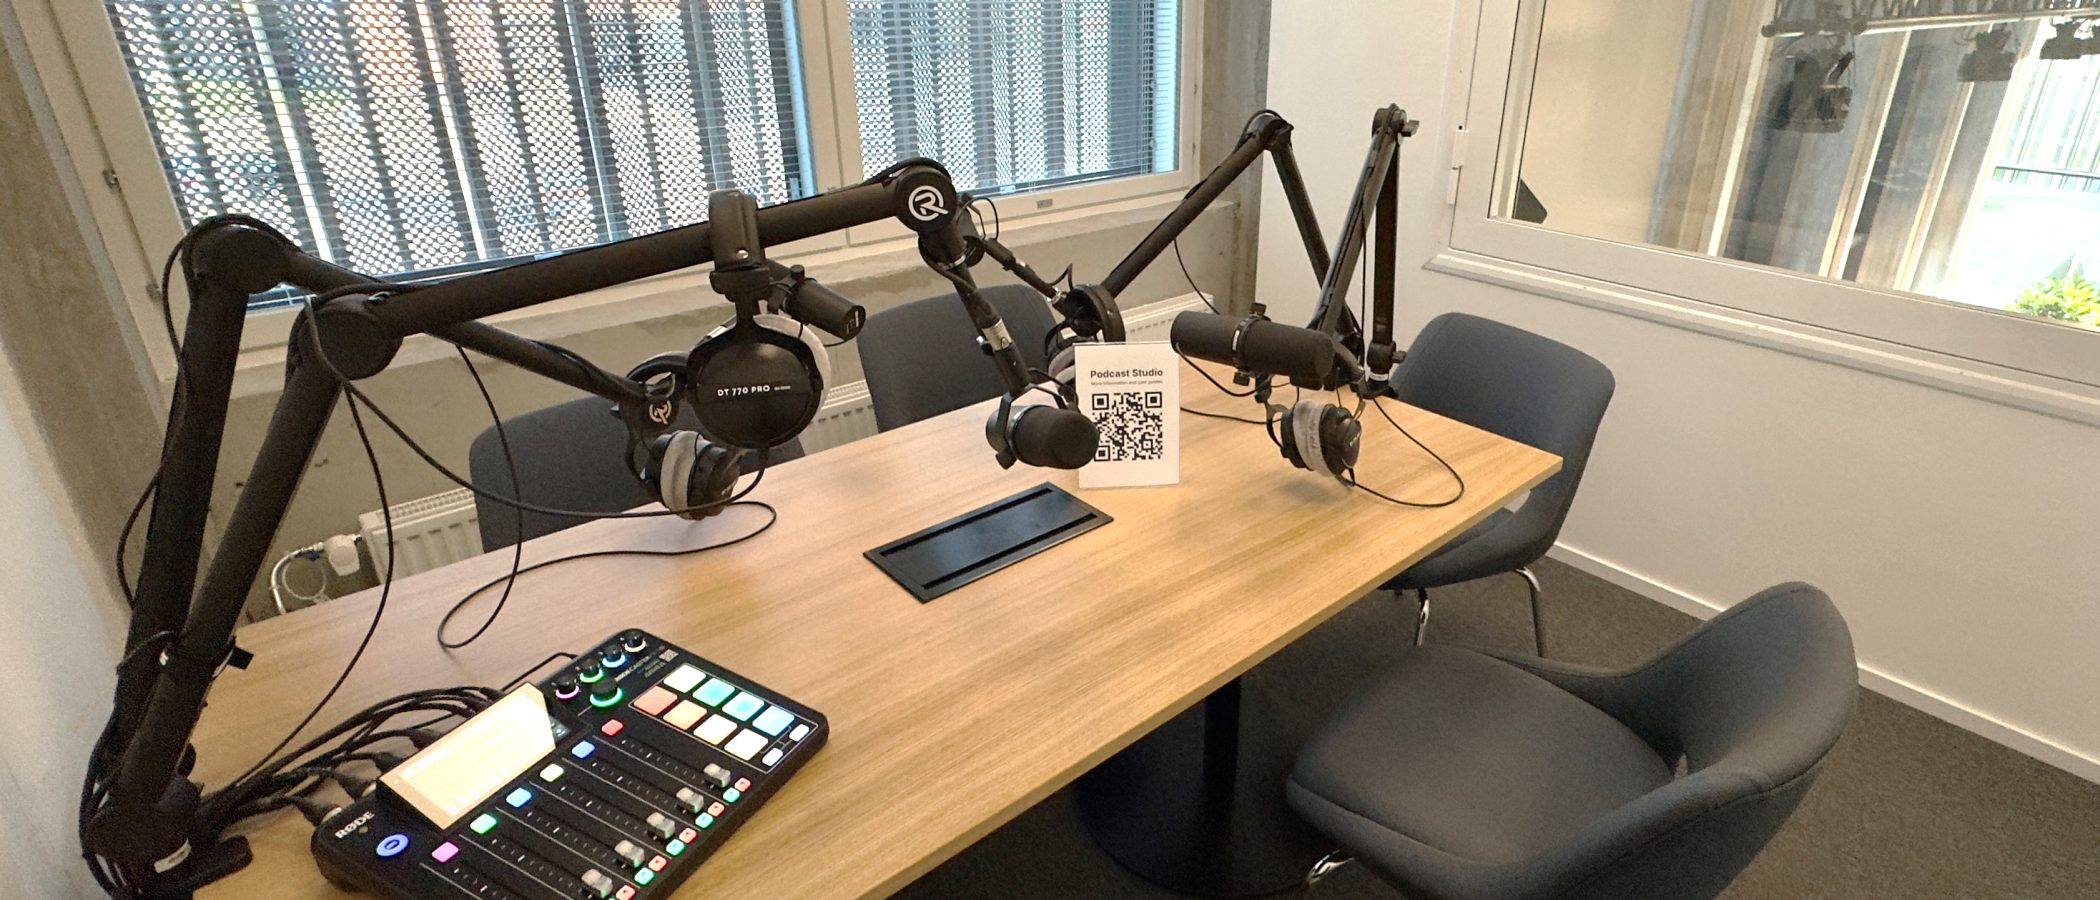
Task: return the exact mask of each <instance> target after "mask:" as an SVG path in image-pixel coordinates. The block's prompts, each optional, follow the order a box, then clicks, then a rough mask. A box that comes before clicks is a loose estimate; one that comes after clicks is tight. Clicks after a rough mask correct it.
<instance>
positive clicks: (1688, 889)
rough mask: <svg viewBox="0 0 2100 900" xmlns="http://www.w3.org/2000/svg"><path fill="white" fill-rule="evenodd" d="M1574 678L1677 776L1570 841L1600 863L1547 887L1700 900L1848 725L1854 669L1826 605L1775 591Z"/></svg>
mask: <svg viewBox="0 0 2100 900" xmlns="http://www.w3.org/2000/svg"><path fill="white" fill-rule="evenodd" d="M1546 677H1547V678H1548V679H1549V680H1556V681H1559V680H1560V679H1557V678H1555V677H1554V676H1553V675H1551V674H1547V675H1546ZM1580 681H1581V682H1583V684H1582V686H1579V687H1578V686H1574V685H1571V684H1563V685H1562V686H1563V687H1569V688H1570V689H1571V690H1573V691H1574V692H1575V693H1576V694H1578V695H1579V696H1582V697H1583V698H1584V699H1586V700H1588V701H1590V702H1591V703H1592V704H1595V705H1596V706H1598V707H1599V708H1600V709H1603V710H1604V711H1605V712H1607V713H1610V714H1611V715H1612V716H1613V717H1614V718H1617V719H1618V720H1619V721H1621V722H1622V723H1624V724H1626V725H1627V726H1628V727H1629V728H1631V729H1633V731H1634V732H1635V733H1637V734H1639V735H1640V736H1641V737H1642V738H1643V739H1644V740H1646V741H1647V742H1648V743H1649V744H1650V745H1651V746H1653V747H1654V748H1655V749H1656V751H1657V752H1658V753H1660V754H1662V756H1663V758H1664V759H1666V760H1674V759H1677V758H1679V757H1680V756H1681V757H1682V758H1683V760H1684V763H1685V768H1686V774H1685V775H1683V776H1681V777H1679V778H1678V779H1677V780H1675V781H1673V782H1671V783H1669V784H1666V785H1664V786H1662V787H1661V788H1659V789H1657V790H1656V791H1654V792H1653V793H1651V794H1649V795H1647V796H1644V797H1642V798H1640V799H1638V800H1635V801H1634V802H1632V803H1630V804H1628V805H1627V806H1626V807H1625V808H1622V809H1620V810H1617V811H1615V812H1613V813H1612V814H1610V815H1609V816H1607V817H1606V818H1605V819H1604V820H1600V821H1599V822H1598V823H1596V824H1595V825H1594V826H1592V828H1590V829H1588V831H1589V833H1588V834H1586V835H1584V836H1582V837H1581V838H1578V839H1577V841H1576V842H1575V843H1574V846H1572V847H1571V848H1569V849H1570V850H1572V851H1574V852H1576V853H1582V854H1585V855H1588V856H1590V857H1592V858H1598V859H1603V860H1608V863H1607V864H1605V865H1604V866H1602V867H1601V868H1599V869H1596V870H1593V871H1592V872H1591V873H1590V874H1589V875H1588V876H1587V877H1586V878H1585V880H1584V883H1583V884H1582V886H1581V889H1579V890H1568V891H1561V892H1558V893H1559V894H1561V895H1564V896H1568V897H1576V898H1583V900H1591V898H1595V900H1603V898H1615V900H1616V898H1626V897H1671V898H1700V897H1713V896H1715V895H1717V894H1719V893H1720V892H1721V891H1722V890H1723V889H1724V888H1726V887H1727V885H1728V884H1729V882H1730V881H1732V880H1733V879H1734V877H1735V876H1736V874H1737V873H1739V872H1741V871H1742V869H1743V867H1744V866H1747V865H1748V864H1749V863H1750V861H1751V860H1752V859H1753V858H1755V857H1756V855H1757V853H1758V851H1759V850H1761V849H1762V848H1763V847H1764V846H1765V844H1766V843H1767V842H1769V841H1770V840H1771V838H1772V836H1773V835H1774V834H1776V833H1778V831H1779V828H1780V827H1781V826H1782V825H1784V824H1785V823H1786V819H1787V817H1788V816H1789V815H1790V814H1791V813H1792V812H1793V810H1794V808H1795V807H1796V806H1798V805H1799V804H1800V802H1801V800H1802V797H1803V795H1804V794H1806V792H1807V790H1808V787H1809V784H1810V782H1811V781H1812V780H1813V777H1814V774H1815V772H1816V770H1817V768H1818V766H1819V764H1820V763H1821V762H1822V761H1823V759H1824V757H1825V756H1826V755H1828V754H1829V752H1830V749H1831V747H1833V746H1834V745H1836V743H1837V740H1838V735H1839V733H1840V732H1842V731H1843V730H1844V727H1845V723H1846V721H1847V720H1849V719H1850V718H1851V714H1852V705H1853V702H1854V699H1855V698H1856V696H1857V694H1858V690H1859V687H1858V685H1859V669H1858V662H1857V660H1856V659H1855V658H1854V656H1853V650H1852V634H1851V631H1850V630H1849V629H1848V628H1846V626H1845V620H1844V619H1843V618H1842V617H1841V616H1839V614H1838V611H1837V607H1836V606H1835V605H1834V604H1832V603H1831V602H1830V598H1829V597H1828V596H1826V595H1825V594H1824V593H1823V592H1822V591H1819V590H1817V589H1815V588H1813V587H1810V586H1808V585H1805V584H1783V585H1779V586H1777V587H1774V588H1771V589H1769V590H1766V591H1763V592H1761V593H1759V594H1758V595H1757V596H1754V597H1752V598H1750V599H1748V600H1745V601H1743V602H1742V603H1739V604H1737V605H1736V606H1735V607H1734V608H1732V609H1730V610H1728V611H1727V612H1724V613H1722V614H1721V615H1719V616H1716V617H1715V618H1714V619H1713V620H1712V621H1710V622H1708V623H1706V624H1705V625H1703V626H1701V627H1700V628H1698V629H1697V630H1695V631H1693V632H1692V633H1691V634H1690V635H1688V636H1687V637H1685V638H1684V639H1683V640H1682V641H1679V642H1678V643H1677V644H1676V645H1675V646H1674V647H1672V648H1670V649H1669V650H1667V651H1664V652H1663V654H1662V655H1660V656H1658V657H1656V658H1655V659H1654V660H1652V661H1650V662H1648V663H1647V664H1645V665H1642V666H1639V667H1636V668H1634V669H1632V670H1629V671H1627V672H1625V673H1621V674H1620V675H1618V676H1616V677H1609V678H1604V679H1581V680H1580Z"/></svg>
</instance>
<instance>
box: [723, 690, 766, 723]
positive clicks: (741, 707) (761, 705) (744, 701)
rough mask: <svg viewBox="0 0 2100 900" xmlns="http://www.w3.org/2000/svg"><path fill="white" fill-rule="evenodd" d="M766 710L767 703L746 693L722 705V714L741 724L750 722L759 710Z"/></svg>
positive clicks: (756, 696) (754, 695) (755, 695)
mask: <svg viewBox="0 0 2100 900" xmlns="http://www.w3.org/2000/svg"><path fill="white" fill-rule="evenodd" d="M765 708H766V701H764V700H760V699H758V695H757V694H753V693H751V692H750V691H745V692H743V693H741V694H738V695H736V699H734V700H731V701H729V702H728V703H724V704H722V714H723V715H726V716H729V717H730V718H733V719H735V720H737V721H739V722H748V721H751V717H752V716H754V715H757V714H758V711H759V710H761V709H765Z"/></svg>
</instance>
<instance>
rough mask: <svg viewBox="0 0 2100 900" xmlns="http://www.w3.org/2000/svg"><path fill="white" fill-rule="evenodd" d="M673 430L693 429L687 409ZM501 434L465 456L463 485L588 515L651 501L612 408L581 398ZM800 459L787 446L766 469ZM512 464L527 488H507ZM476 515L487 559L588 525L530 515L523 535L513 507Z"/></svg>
mask: <svg viewBox="0 0 2100 900" xmlns="http://www.w3.org/2000/svg"><path fill="white" fill-rule="evenodd" d="M672 424H673V426H674V427H677V428H682V429H687V430H694V429H697V428H698V424H697V423H696V422H695V421H694V419H693V417H692V413H691V411H690V410H689V409H685V408H681V409H680V410H679V414H678V418H677V419H675V420H674V421H673V423H672ZM503 432H504V434H503V435H502V436H499V435H498V434H497V433H496V427H495V426H494V425H491V426H489V427H488V428H486V429H484V430H483V431H482V432H481V434H480V435H479V436H477V437H475V438H474V443H473V446H471V447H470V448H468V451H467V471H468V477H470V478H472V479H473V481H474V484H475V486H477V487H480V488H481V489H482V490H485V491H489V492H492V493H495V494H498V495H500V496H504V497H516V498H518V499H520V500H524V501H525V502H527V503H531V504H533V505H535V506H545V507H549V508H551V509H573V510H579V511H589V512H619V511H622V510H628V509H633V508H635V507H637V506H641V505H643V504H646V503H649V502H651V501H653V500H655V499H656V498H655V497H652V496H650V495H649V492H648V491H646V490H644V489H643V488H642V486H641V484H639V483H638V482H636V480H635V477H634V475H633V474H631V473H629V472H628V471H627V462H626V460H627V456H626V454H627V427H626V426H625V425H623V424H621V422H620V419H619V417H618V416H615V415H614V414H613V411H612V403H611V402H610V401H607V400H602V399H599V398H597V397H584V398H582V399H579V400H571V401H569V402H567V403H560V404H556V405H554V406H550V407H547V408H545V409H539V410H534V411H532V412H529V413H524V414H521V415H517V416H512V417H510V418H508V419H505V420H503ZM503 436H507V437H509V438H510V450H511V459H510V460H506V459H505V458H504V453H503V441H502V439H501V437H503ZM801 455H802V442H801V441H799V440H796V441H790V442H789V443H787V444H785V445H783V446H780V447H775V448H773V452H772V453H771V454H769V456H768V465H771V464H775V463H782V462H786V461H788V460H791V459H795V458H797V457H800V456H801ZM513 462H514V463H515V464H516V465H517V469H518V480H519V481H522V482H524V485H523V486H522V487H520V486H518V485H516V484H513V483H512V482H511V477H510V467H511V464H512V463H513ZM757 466H758V456H757V455H756V454H752V455H747V456H745V457H744V459H743V461H742V463H741V468H742V469H743V470H744V472H746V473H749V472H751V471H753V470H754V469H756V468H757ZM474 510H475V516H476V517H477V518H479V519H480V525H481V548H482V550H484V551H489V550H496V549H500V548H503V547H508V546H510V545H512V544H515V543H517V542H519V541H520V540H531V539H533V538H536V537H540V536H542V535H547V534H553V533H554V532H557V531H560V530H562V529H564V528H571V527H574V526H577V525H581V524H583V523H585V522H588V521H590V519H588V518H576V517H572V516H554V515H546V514H543V513H536V512H527V513H525V514H524V517H525V519H524V527H523V530H522V532H521V530H520V528H519V521H518V515H519V513H518V511H517V510H516V509H515V508H513V507H510V506H506V505H504V504H503V503H501V502H498V501H495V500H490V499H488V498H487V497H483V496H481V495H479V494H476V495H475V497H474Z"/></svg>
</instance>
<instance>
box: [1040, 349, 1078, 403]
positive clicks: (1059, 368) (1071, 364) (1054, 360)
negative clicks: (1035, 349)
mask: <svg viewBox="0 0 2100 900" xmlns="http://www.w3.org/2000/svg"><path fill="white" fill-rule="evenodd" d="M1044 374H1046V375H1049V376H1050V380H1051V381H1054V382H1057V390H1058V393H1060V394H1063V395H1064V398H1065V402H1066V403H1077V402H1079V345H1078V344H1068V345H1066V346H1065V348H1064V349H1062V350H1059V351H1057V355H1056V356H1054V357H1051V359H1050V369H1049V371H1048V372H1045V373H1044Z"/></svg>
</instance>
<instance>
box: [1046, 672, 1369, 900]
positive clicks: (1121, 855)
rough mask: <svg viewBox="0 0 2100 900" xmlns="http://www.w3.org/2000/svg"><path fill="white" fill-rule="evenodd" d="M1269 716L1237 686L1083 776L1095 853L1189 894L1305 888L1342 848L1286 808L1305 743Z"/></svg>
mask: <svg viewBox="0 0 2100 900" xmlns="http://www.w3.org/2000/svg"><path fill="white" fill-rule="evenodd" d="M1250 707H1251V708H1250ZM1267 712H1268V711H1267V710H1264V709H1262V708H1261V706H1260V705H1259V704H1249V703H1247V702H1246V698H1244V697H1243V696H1242V689H1241V683H1240V682H1239V681H1237V680H1235V681H1233V682H1231V683H1229V684H1227V685H1225V686H1224V687H1222V688H1219V689H1218V691H1217V692H1216V693H1213V694H1211V695H1210V696H1209V697H1206V698H1204V700H1203V702H1202V703H1199V704H1197V705H1196V706H1195V707H1193V708H1191V709H1190V710H1189V711H1187V712H1185V713H1182V714H1181V715H1180V716H1177V717H1175V718H1174V719H1172V720H1170V721H1168V722H1167V724H1165V725H1163V726H1161V727H1160V728H1159V730H1157V731H1155V732H1153V733H1152V734H1150V735H1147V736H1145V737H1144V738H1142V739H1140V740H1139V741H1138V742H1137V743H1135V744H1132V745H1131V746H1130V748H1129V749H1127V750H1124V751H1123V752H1122V753H1119V754H1117V755H1115V756H1114V757H1111V758H1110V759H1109V760H1108V761H1107V762H1104V763H1102V764H1101V765H1100V766H1099V767H1098V768H1096V769H1094V770H1093V771H1092V772H1089V773H1087V774H1086V775H1083V776H1081V777H1080V779H1079V781H1078V783H1077V786H1076V796H1077V800H1078V806H1079V814H1080V819H1081V821H1082V822H1083V823H1084V824H1085V825H1086V829H1087V831H1088V832H1089V833H1091V834H1092V835H1093V837H1094V841H1095V842H1096V843H1098V844H1100V845H1101V848H1102V849H1103V850H1106V851H1107V852H1108V854H1109V856H1111V857H1113V858H1114V859H1115V860H1116V862H1118V863H1120V864H1121V865H1122V866H1123V867H1124V868H1126V869H1129V870H1130V871H1131V872H1134V873H1136V874H1137V875H1138V876H1140V877H1142V878H1144V879H1145V880H1146V881H1149V882H1152V883H1153V884H1155V885H1158V886H1160V887H1163V888H1167V889H1169V890H1173V891H1178V892H1180V893H1184V894H1195V895H1199V896H1206V897H1255V896H1261V895H1264V894H1273V893H1278V892H1281V891H1288V890H1292V889H1294V888H1296V887H1298V886H1299V885H1301V884H1302V883H1303V882H1304V879H1305V873H1306V872H1307V870H1309V869H1310V868H1311V867H1312V865H1313V863H1314V862H1317V861H1318V860H1319V859H1320V857H1321V856H1322V855H1324V854H1325V853H1326V852H1327V851H1329V850H1332V849H1333V847H1332V846H1331V845H1330V844H1329V843H1328V842H1327V841H1325V839H1323V838H1321V837H1320V835H1319V834H1318V833H1316V832H1314V831H1313V830H1312V829H1311V828H1310V827H1308V826H1307V825H1305V824H1304V823H1303V822H1302V821H1300V820H1299V819H1298V817H1297V816H1296V815H1294V814H1293V813H1292V812H1291V811H1290V809H1289V808H1288V807H1287V806H1286V805H1285V803H1284V794H1283V783H1284V778H1285V777H1286V776H1287V775H1288V774H1289V773H1290V767H1291V761H1292V759H1293V758H1294V757H1295V756H1296V754H1297V751H1298V744H1299V740H1300V739H1301V738H1302V737H1303V734H1302V730H1301V729H1300V728H1297V727H1292V725H1293V724H1294V723H1290V722H1286V721H1280V720H1284V719H1289V718H1290V717H1289V716H1280V715H1268V714H1267Z"/></svg>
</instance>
